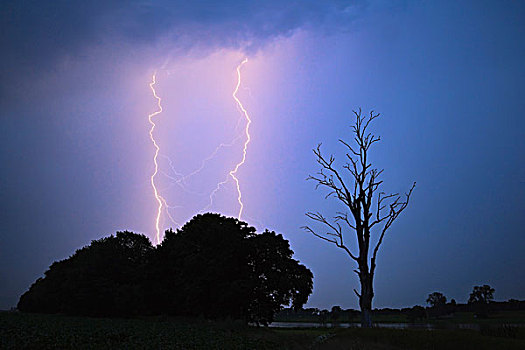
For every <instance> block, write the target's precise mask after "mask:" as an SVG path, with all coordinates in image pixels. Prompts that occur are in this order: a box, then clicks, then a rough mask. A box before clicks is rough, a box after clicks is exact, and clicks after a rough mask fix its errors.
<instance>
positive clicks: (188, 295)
mask: <svg viewBox="0 0 525 350" xmlns="http://www.w3.org/2000/svg"><path fill="white" fill-rule="evenodd" d="M292 256H293V251H292V250H291V249H290V245H289V243H288V241H287V240H285V239H284V238H283V236H282V235H280V234H276V233H275V232H273V231H268V230H266V231H264V232H263V233H261V234H257V233H256V230H255V228H253V227H250V226H248V224H246V223H245V222H242V221H239V220H237V219H234V218H227V217H224V216H221V215H219V214H211V213H208V214H203V215H197V216H195V217H194V218H193V219H191V220H190V221H189V222H188V223H186V224H185V225H184V226H183V227H182V228H180V229H178V230H176V231H173V230H168V231H166V235H165V239H164V241H163V242H162V243H161V244H160V245H159V246H157V247H153V246H152V245H151V243H150V241H149V240H148V238H147V237H145V236H143V235H138V234H135V233H132V232H128V231H125V232H117V234H116V236H110V237H106V238H102V239H100V240H96V241H93V242H91V244H90V245H89V246H86V247H84V248H82V249H79V250H77V251H76V252H75V254H73V255H72V256H71V257H69V258H68V259H65V260H62V261H59V262H55V263H53V264H52V265H51V266H50V268H49V270H48V271H46V273H45V276H44V278H40V279H38V280H37V281H36V282H35V283H34V284H33V285H32V286H31V288H30V289H29V291H27V292H26V293H25V294H23V295H22V297H21V298H20V301H19V304H18V308H19V309H20V310H21V311H28V312H44V313H67V314H75V315H93V316H116V315H145V314H171V315H184V316H202V317H206V318H225V317H230V318H234V319H243V320H245V321H251V322H256V323H260V324H267V323H268V322H271V321H272V320H273V315H274V314H275V313H276V312H277V311H278V310H280V309H281V308H282V306H283V305H289V304H291V305H292V306H293V307H294V308H300V307H302V305H304V304H305V303H306V301H307V299H308V296H309V295H310V294H311V292H312V288H313V283H312V280H313V275H312V273H311V271H310V270H309V269H308V268H306V267H305V266H303V265H301V264H299V262H298V261H297V260H294V259H293V258H292Z"/></svg>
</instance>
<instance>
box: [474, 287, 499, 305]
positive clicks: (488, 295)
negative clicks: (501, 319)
mask: <svg viewBox="0 0 525 350" xmlns="http://www.w3.org/2000/svg"><path fill="white" fill-rule="evenodd" d="M495 291H496V290H495V289H494V288H492V287H491V286H489V285H487V284H485V285H483V286H474V288H473V289H472V293H470V296H469V298H468V302H469V304H473V303H482V304H488V303H489V302H490V301H491V300H493V299H494V292H495Z"/></svg>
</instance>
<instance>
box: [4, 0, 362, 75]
mask: <svg viewBox="0 0 525 350" xmlns="http://www.w3.org/2000/svg"><path fill="white" fill-rule="evenodd" d="M356 6H361V5H359V3H357V2H356V1H355V0H347V1H341V0H332V1H315V0H312V1H286V2H281V1H232V0H229V1H220V2H216V1H138V0H134V1H121V0H115V1H68V0H58V1H38V0H26V1H23V0H22V1H20V0H14V1H4V2H2V3H1V4H0V13H1V18H0V47H1V48H2V58H0V60H1V61H0V63H1V67H2V68H0V78H1V79H2V81H6V80H9V79H7V78H8V77H9V76H10V75H11V74H12V73H13V72H16V73H17V74H20V73H25V74H38V72H40V71H46V70H49V69H52V68H53V64H55V63H56V62H57V60H59V59H60V58H63V57H75V56H76V55H79V54H80V53H81V52H82V49H85V48H89V47H93V46H100V45H107V46H108V47H109V49H111V48H115V49H122V47H134V48H135V49H136V46H137V45H139V46H146V47H154V48H156V49H158V50H164V51H169V52H179V53H180V52H185V51H187V50H188V49H190V48H195V47H201V48H214V47H218V46H220V47H228V48H231V47H234V48H243V49H245V50H247V51H253V50H257V49H258V48H259V47H261V45H264V44H265V43H267V42H268V40H271V39H272V38H275V37H276V36H281V35H288V34H290V33H292V32H293V31H294V30H296V29H297V28H300V27H309V26H321V27H323V28H334V27H336V26H346V25H348V23H349V22H350V19H351V16H353V15H354V13H355V12H354V11H353V8H354V7H356Z"/></svg>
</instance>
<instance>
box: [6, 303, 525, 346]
mask: <svg viewBox="0 0 525 350" xmlns="http://www.w3.org/2000/svg"><path fill="white" fill-rule="evenodd" d="M73 348H74V349H146V348H148V349H153V348H155V349H356V350H357V349H360V350H366V349H373V350H375V349H378V350H379V349H433V350H437V349H447V350H450V349H461V350H469V349H525V328H524V327H509V326H503V325H500V326H493V327H491V328H487V329H486V330H482V331H472V330H435V331H426V330H412V329H411V330H394V329H368V330H363V329H356V328H354V329H329V328H317V329H268V328H256V327H247V326H245V325H243V324H241V323H237V322H207V321H203V320H185V319H177V318H162V317H156V318H151V319H102V318H100V319H97V318H85V317H68V316H60V315H37V314H23V313H18V312H0V349H73Z"/></svg>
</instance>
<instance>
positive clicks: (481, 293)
mask: <svg viewBox="0 0 525 350" xmlns="http://www.w3.org/2000/svg"><path fill="white" fill-rule="evenodd" d="M495 291H496V290H495V289H494V288H492V287H491V286H489V285H487V284H484V285H482V286H474V288H473V289H472V293H470V295H469V298H468V304H467V305H468V311H472V312H474V313H475V314H476V316H477V317H480V318H485V317H488V314H489V312H490V311H491V307H490V304H491V303H492V301H493V300H494V292H495ZM427 303H428V304H429V305H430V306H431V308H430V314H431V316H434V317H439V316H442V315H448V314H451V313H454V312H456V311H457V309H458V306H457V303H456V301H455V300H454V299H451V300H450V303H447V297H446V296H445V295H443V293H441V292H433V293H431V294H429V295H428V298H427ZM492 309H493V308H492Z"/></svg>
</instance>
